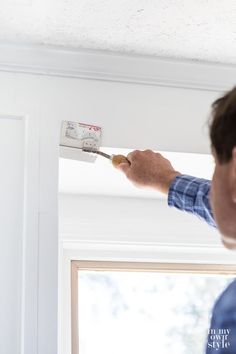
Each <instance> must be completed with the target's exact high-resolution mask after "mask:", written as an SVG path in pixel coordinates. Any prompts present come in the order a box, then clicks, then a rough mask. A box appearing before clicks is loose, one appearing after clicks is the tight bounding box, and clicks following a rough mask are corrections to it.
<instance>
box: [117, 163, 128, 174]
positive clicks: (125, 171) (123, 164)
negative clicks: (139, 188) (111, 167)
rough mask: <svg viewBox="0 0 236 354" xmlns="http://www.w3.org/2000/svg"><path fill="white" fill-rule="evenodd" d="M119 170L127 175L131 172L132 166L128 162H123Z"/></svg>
mask: <svg viewBox="0 0 236 354" xmlns="http://www.w3.org/2000/svg"><path fill="white" fill-rule="evenodd" d="M117 168H118V169H119V170H121V171H122V172H124V173H125V174H126V175H127V173H128V171H129V170H130V164H129V163H128V162H122V163H120V164H119V165H118V166H117Z"/></svg>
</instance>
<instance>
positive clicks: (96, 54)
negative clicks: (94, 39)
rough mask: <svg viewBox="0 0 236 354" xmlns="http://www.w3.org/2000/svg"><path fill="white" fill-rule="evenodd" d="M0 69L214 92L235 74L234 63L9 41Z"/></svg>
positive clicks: (0, 54) (2, 46) (0, 48)
mask: <svg viewBox="0 0 236 354" xmlns="http://www.w3.org/2000/svg"><path fill="white" fill-rule="evenodd" d="M0 70H1V71H10V72H21V73H31V74H41V75H53V76H62V77H74V78H85V79H97V80H106V81H119V82H127V83H139V84H148V85H157V86H168V87H179V88H187V89H198V90H207V91H215V92H219V91H225V90H228V89H230V88H231V87H232V86H234V85H235V77H236V65H227V64H218V63H207V62H200V61H190V60H174V59H170V58H159V57H154V56H142V55H125V54H118V53H113V52H105V51H98V50H78V49H76V50H73V49H67V48H63V47H53V46H40V45H19V44H8V43H0Z"/></svg>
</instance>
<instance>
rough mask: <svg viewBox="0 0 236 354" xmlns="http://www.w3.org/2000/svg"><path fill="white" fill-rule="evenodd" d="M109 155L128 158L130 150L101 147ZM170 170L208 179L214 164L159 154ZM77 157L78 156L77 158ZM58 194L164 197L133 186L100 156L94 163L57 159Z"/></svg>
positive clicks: (206, 159) (202, 156)
mask: <svg viewBox="0 0 236 354" xmlns="http://www.w3.org/2000/svg"><path fill="white" fill-rule="evenodd" d="M102 151H104V152H106V153H108V154H123V155H127V154H128V153H129V152H130V151H132V150H127V149H118V148H117V149H115V148H113V149H112V148H102ZM161 153H162V154H163V156H164V157H166V158H167V159H169V160H170V161H171V163H172V165H173V167H174V168H175V169H176V170H177V171H179V172H181V173H184V174H188V175H192V176H196V177H200V178H206V179H211V177H212V173H213V168H214V163H213V158H212V156H211V155H207V154H190V153H188V154H187V153H173V152H172V153H171V152H161ZM79 157H80V156H79ZM59 192H60V193H71V194H82V195H110V196H120V197H121V196H123V197H139V198H142V197H143V198H158V199H159V198H164V196H163V195H162V194H161V193H158V192H157V191H155V190H151V189H140V188H137V187H135V186H133V185H132V184H131V183H130V182H129V181H128V180H127V179H126V178H125V177H124V175H123V174H122V173H121V172H119V171H118V170H116V169H114V168H113V166H112V164H111V162H110V161H109V160H107V159H105V158H104V157H101V156H99V157H98V158H97V160H96V161H95V163H88V162H87V163H86V162H83V161H76V160H68V159H60V164H59Z"/></svg>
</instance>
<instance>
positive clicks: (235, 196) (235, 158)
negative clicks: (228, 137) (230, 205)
mask: <svg viewBox="0 0 236 354" xmlns="http://www.w3.org/2000/svg"><path fill="white" fill-rule="evenodd" d="M231 177H232V200H233V202H234V203H235V204H236V146H235V147H234V148H233V150H232V176H231Z"/></svg>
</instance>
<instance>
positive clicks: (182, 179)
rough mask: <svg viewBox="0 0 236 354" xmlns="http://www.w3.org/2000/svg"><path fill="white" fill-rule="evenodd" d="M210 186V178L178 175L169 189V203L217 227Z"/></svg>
mask: <svg viewBox="0 0 236 354" xmlns="http://www.w3.org/2000/svg"><path fill="white" fill-rule="evenodd" d="M210 187H211V181H209V180H206V179H203V178H197V177H192V176H188V175H180V176H177V177H175V179H174V180H173V182H172V184H171V186H170V189H169V193H168V205H169V206H170V207H175V208H177V209H179V210H184V211H186V212H188V213H191V214H194V215H196V216H198V217H199V218H200V219H202V220H205V221H206V222H207V223H208V224H209V225H211V226H213V227H216V223H215V220H214V217H213V214H212V210H211V206H210V201H209V191H210Z"/></svg>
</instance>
